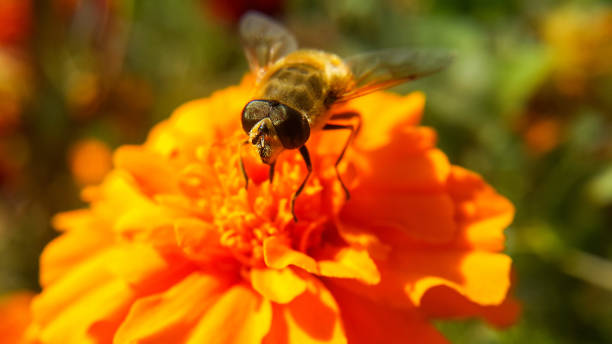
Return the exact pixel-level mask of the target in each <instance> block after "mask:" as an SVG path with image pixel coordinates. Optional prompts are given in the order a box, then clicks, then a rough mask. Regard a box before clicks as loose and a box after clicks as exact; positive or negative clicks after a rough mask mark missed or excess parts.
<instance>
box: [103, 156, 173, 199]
mask: <svg viewBox="0 0 612 344" xmlns="http://www.w3.org/2000/svg"><path fill="white" fill-rule="evenodd" d="M113 160H114V164H115V167H116V168H120V169H124V170H126V171H128V172H129V173H130V174H131V175H132V176H133V177H134V180H135V182H136V184H137V185H138V186H139V188H140V190H141V191H142V192H143V193H145V194H147V195H155V194H160V193H173V192H177V191H178V180H177V177H178V174H177V173H176V171H175V169H176V167H175V166H173V164H172V161H170V160H168V159H164V156H163V155H161V154H156V153H153V152H151V151H148V150H146V149H144V148H143V147H142V146H122V147H119V148H118V149H117V151H116V152H115V155H114V158H113ZM151 171H155V173H151Z"/></svg>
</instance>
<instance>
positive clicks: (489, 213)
mask: <svg viewBox="0 0 612 344" xmlns="http://www.w3.org/2000/svg"><path fill="white" fill-rule="evenodd" d="M447 188H448V192H449V194H450V196H451V197H452V198H453V201H454V202H455V204H456V209H457V211H456V212H457V220H458V222H459V225H460V231H459V244H460V245H462V246H464V247H472V248H479V249H485V250H489V251H500V250H502V249H503V248H504V241H505V237H504V234H503V231H504V229H506V228H507V227H508V226H509V225H510V223H512V219H513V217H514V206H513V205H512V203H510V202H509V201H508V200H507V199H506V198H504V197H502V196H500V195H499V194H497V193H496V192H495V190H493V188H491V187H490V186H488V185H487V184H486V183H485V182H484V181H483V180H482V178H481V177H480V176H479V175H477V174H475V173H473V172H470V171H468V170H465V169H463V168H461V167H457V166H453V167H452V169H451V174H450V175H449V178H448V182H447Z"/></svg>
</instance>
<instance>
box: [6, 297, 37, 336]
mask: <svg viewBox="0 0 612 344" xmlns="http://www.w3.org/2000/svg"><path fill="white" fill-rule="evenodd" d="M32 297H34V293H32V292H27V291H22V292H15V293H13V294H9V295H5V296H2V297H0V333H1V334H2V342H3V343H24V341H23V337H24V336H23V333H24V332H25V331H26V329H27V327H28V325H29V324H30V322H31V321H32V320H31V312H30V303H31V302H32Z"/></svg>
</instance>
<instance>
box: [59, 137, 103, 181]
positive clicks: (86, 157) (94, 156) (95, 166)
mask: <svg viewBox="0 0 612 344" xmlns="http://www.w3.org/2000/svg"><path fill="white" fill-rule="evenodd" d="M68 160H69V163H70V172H72V176H73V177H74V179H75V180H76V182H77V183H79V184H81V185H90V184H97V183H100V182H101V181H102V180H103V179H104V176H105V175H106V174H107V173H108V171H110V170H111V168H112V153H111V150H110V148H108V146H107V145H106V144H105V143H104V142H102V141H100V140H96V139H85V140H81V141H78V142H77V143H75V144H74V146H72V148H71V150H70V153H69V156H68Z"/></svg>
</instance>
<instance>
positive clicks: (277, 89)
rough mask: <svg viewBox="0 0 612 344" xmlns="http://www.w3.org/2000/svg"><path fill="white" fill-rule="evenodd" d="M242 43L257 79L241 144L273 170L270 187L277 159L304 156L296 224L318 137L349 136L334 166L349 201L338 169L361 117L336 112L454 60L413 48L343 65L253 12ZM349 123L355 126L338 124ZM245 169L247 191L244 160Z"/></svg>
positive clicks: (243, 27)
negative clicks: (293, 152)
mask: <svg viewBox="0 0 612 344" xmlns="http://www.w3.org/2000/svg"><path fill="white" fill-rule="evenodd" d="M240 36H241V38H242V41H243V45H244V48H245V52H246V56H247V59H248V62H249V66H250V68H251V71H252V72H253V73H254V74H255V76H256V82H255V96H254V99H253V100H251V101H249V102H248V103H247V104H246V105H245V107H244V109H243V110H242V129H243V130H244V131H245V133H246V134H248V139H247V140H246V141H244V142H243V145H247V144H251V145H253V146H254V148H255V150H256V151H257V153H258V155H259V157H260V158H261V161H262V162H263V163H266V164H268V165H270V170H269V174H270V177H269V180H270V182H272V180H273V177H274V165H275V162H276V159H277V158H278V156H279V154H280V153H281V152H282V151H284V150H286V149H298V150H299V152H300V154H301V156H302V158H303V159H304V162H305V164H306V168H307V170H308V173H307V175H306V177H305V178H304V180H303V181H302V183H301V184H300V186H299V187H298V188H297V190H296V191H295V193H294V194H293V197H292V199H291V213H292V214H293V219H294V221H296V222H297V217H296V216H295V212H294V206H295V199H296V198H297V197H298V196H299V195H300V193H301V192H302V190H303V189H304V186H305V185H306V182H307V181H308V178H309V177H310V174H311V172H312V164H311V162H310V155H309V153H308V149H307V148H306V146H305V143H306V142H307V141H308V138H309V136H310V133H311V132H313V131H315V130H350V136H349V138H348V139H347V141H346V143H345V145H344V147H343V149H342V152H341V153H340V155H339V157H338V159H337V160H336V164H335V168H336V175H337V177H338V180H339V181H340V184H341V185H342V188H343V189H344V192H345V195H346V198H347V199H349V197H350V194H349V191H348V189H347V188H346V186H345V185H344V183H343V182H342V179H341V178H340V174H339V172H338V164H339V163H340V161H341V160H342V157H343V156H344V153H345V151H346V149H347V147H348V145H349V143H350V142H351V140H352V139H353V137H354V136H355V134H356V133H357V132H358V130H359V126H360V125H361V118H360V116H359V114H358V113H355V112H348V113H336V114H332V111H330V109H331V108H332V106H333V105H334V104H337V103H340V102H345V101H347V100H350V99H353V98H356V97H360V96H363V95H365V94H368V93H371V92H374V91H377V90H381V89H384V88H388V87H392V86H395V85H398V84H401V83H403V82H406V81H409V80H414V79H418V78H420V77H423V76H426V75H429V74H432V73H434V72H437V71H439V70H441V69H442V68H444V67H445V66H446V65H448V64H449V63H450V61H451V56H450V55H449V54H447V53H444V52H441V51H426V50H415V49H387V50H381V51H374V52H369V53H365V54H360V55H356V56H353V57H349V58H346V59H341V58H340V57H338V56H337V55H335V54H332V53H328V52H324V51H320V50H306V49H299V50H298V49H297V43H296V40H295V38H294V37H293V35H291V33H289V32H288V31H287V30H286V29H285V28H284V27H283V26H282V25H281V24H279V23H277V22H275V21H274V20H272V19H270V18H268V17H266V16H264V15H262V14H259V13H256V12H249V13H247V14H246V15H245V16H244V17H243V18H242V19H241V22H240ZM347 120H348V121H352V122H353V124H342V123H338V122H337V121H344V123H346V121H347ZM240 167H241V169H242V173H243V175H244V178H245V180H246V186H247V187H248V175H247V173H246V170H245V168H244V164H243V162H242V157H241V159H240Z"/></svg>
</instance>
